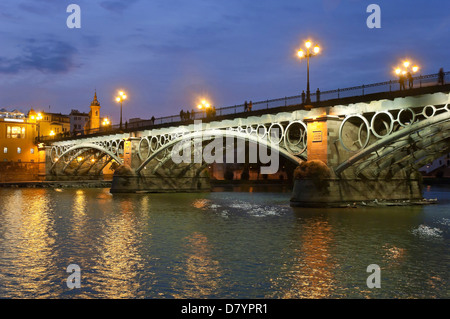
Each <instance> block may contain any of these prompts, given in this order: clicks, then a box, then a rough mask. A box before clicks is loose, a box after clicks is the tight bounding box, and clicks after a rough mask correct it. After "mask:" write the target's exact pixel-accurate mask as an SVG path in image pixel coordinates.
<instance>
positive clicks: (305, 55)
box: [297, 40, 320, 104]
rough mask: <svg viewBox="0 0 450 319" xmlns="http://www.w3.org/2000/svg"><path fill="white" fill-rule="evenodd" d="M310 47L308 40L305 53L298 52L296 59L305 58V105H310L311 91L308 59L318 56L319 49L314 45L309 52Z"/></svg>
mask: <svg viewBox="0 0 450 319" xmlns="http://www.w3.org/2000/svg"><path fill="white" fill-rule="evenodd" d="M311 46H312V43H311V41H309V40H308V41H306V42H305V47H306V53H305V52H304V51H303V50H299V51H298V52H297V54H298V57H299V58H300V59H303V58H306V103H307V104H310V103H311V91H310V87H309V58H310V57H312V56H315V55H317V54H319V52H320V47H319V46H318V45H315V46H314V48H313V50H312V52H311V50H310V48H311Z"/></svg>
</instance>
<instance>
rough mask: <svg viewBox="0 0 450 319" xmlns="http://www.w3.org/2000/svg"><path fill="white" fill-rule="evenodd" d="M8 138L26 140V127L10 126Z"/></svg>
mask: <svg viewBox="0 0 450 319" xmlns="http://www.w3.org/2000/svg"><path fill="white" fill-rule="evenodd" d="M6 137H7V138H25V127H20V126H8V127H7V129H6Z"/></svg>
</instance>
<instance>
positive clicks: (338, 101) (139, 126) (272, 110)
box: [39, 83, 450, 142]
mask: <svg viewBox="0 0 450 319" xmlns="http://www.w3.org/2000/svg"><path fill="white" fill-rule="evenodd" d="M437 92H450V83H449V84H444V85H431V86H424V87H419V88H413V89H407V90H403V91H400V90H397V91H389V92H377V93H370V94H364V95H358V96H349V97H340V98H333V99H328V100H323V101H320V102H313V103H311V105H312V107H313V108H318V107H330V106H336V105H350V104H353V103H361V102H369V101H376V100H384V99H388V100H393V99H395V98H398V97H406V96H415V95H421V94H427V93H437ZM280 101H284V100H283V99H280ZM267 105H269V104H267ZM306 109H307V108H306V107H305V104H302V103H296V104H290V105H282V106H276V107H267V108H264V109H258V110H254V111H250V112H248V111H247V112H244V111H243V108H241V110H242V111H241V112H238V107H235V108H234V111H235V113H231V114H225V115H220V114H219V115H216V116H214V117H206V116H204V117H198V118H196V120H202V121H203V122H204V123H208V122H212V121H223V120H232V119H235V118H247V117H250V116H261V115H264V114H276V113H280V112H288V111H289V112H292V111H296V110H306ZM169 118H170V117H169ZM171 118H172V121H170V122H166V123H161V124H151V123H149V122H150V121H149V120H143V121H140V122H134V123H132V124H130V127H129V128H127V129H122V130H120V129H119V128H117V127H113V128H111V129H109V130H102V131H100V132H95V133H91V134H85V135H78V136H66V137H58V136H54V137H50V136H44V137H40V139H39V141H40V142H57V141H67V140H77V139H84V138H87V137H96V136H106V135H113V134H122V133H130V132H136V131H142V130H152V129H158V128H167V127H173V126H180V125H189V124H193V123H194V120H193V119H191V120H183V121H181V120H179V118H180V117H179V116H173V117H171ZM177 118H178V119H177ZM175 119H177V120H175ZM131 126H132V127H131Z"/></svg>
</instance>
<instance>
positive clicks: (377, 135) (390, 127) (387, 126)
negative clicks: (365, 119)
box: [370, 111, 394, 138]
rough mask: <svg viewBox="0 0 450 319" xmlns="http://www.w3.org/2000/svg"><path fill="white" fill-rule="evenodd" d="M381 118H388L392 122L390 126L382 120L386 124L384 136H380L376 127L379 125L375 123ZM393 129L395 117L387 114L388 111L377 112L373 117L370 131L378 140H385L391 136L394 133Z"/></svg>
mask: <svg viewBox="0 0 450 319" xmlns="http://www.w3.org/2000/svg"><path fill="white" fill-rule="evenodd" d="M380 116H387V117H388V118H389V121H390V124H388V123H386V121H383V119H381V121H382V122H383V124H384V128H385V129H386V134H383V135H382V134H378V132H377V130H376V127H375V125H376V124H377V123H375V121H376V120H377V118H380ZM393 129H394V117H393V116H392V114H391V113H389V112H386V111H381V112H377V113H375V115H374V116H373V117H372V120H371V121H370V130H371V131H372V134H373V135H375V136H376V137H378V138H383V137H385V136H388V135H389V134H391V133H392V130H393Z"/></svg>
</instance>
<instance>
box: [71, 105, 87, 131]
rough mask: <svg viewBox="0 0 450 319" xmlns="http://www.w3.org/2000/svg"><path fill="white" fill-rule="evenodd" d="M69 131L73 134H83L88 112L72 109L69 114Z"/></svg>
mask: <svg viewBox="0 0 450 319" xmlns="http://www.w3.org/2000/svg"><path fill="white" fill-rule="evenodd" d="M69 118H70V132H71V133H72V134H74V135H78V134H84V129H85V126H86V124H87V123H88V122H89V114H88V113H83V112H80V111H78V110H72V111H71V112H70V114H69Z"/></svg>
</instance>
